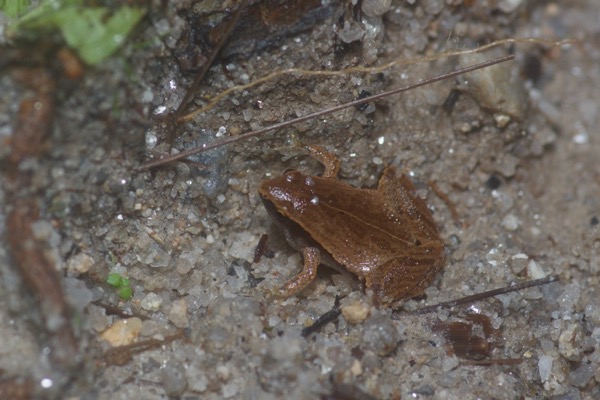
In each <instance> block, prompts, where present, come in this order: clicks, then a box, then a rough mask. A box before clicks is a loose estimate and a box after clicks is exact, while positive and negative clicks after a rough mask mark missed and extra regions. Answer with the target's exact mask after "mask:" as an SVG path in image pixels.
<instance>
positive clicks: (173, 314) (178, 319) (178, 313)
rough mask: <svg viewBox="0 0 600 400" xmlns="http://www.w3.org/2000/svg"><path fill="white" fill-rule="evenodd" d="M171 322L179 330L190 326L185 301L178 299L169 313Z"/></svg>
mask: <svg viewBox="0 0 600 400" xmlns="http://www.w3.org/2000/svg"><path fill="white" fill-rule="evenodd" d="M169 321H171V322H172V323H173V325H175V326H176V327H178V328H185V327H186V326H188V324H189V322H190V321H189V318H188V307H187V301H186V300H185V299H177V300H175V301H174V302H173V305H172V306H171V310H170V311H169Z"/></svg>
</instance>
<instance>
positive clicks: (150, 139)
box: [146, 131, 158, 149]
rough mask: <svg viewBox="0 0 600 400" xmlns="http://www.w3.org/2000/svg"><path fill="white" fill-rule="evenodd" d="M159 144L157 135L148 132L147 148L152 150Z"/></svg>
mask: <svg viewBox="0 0 600 400" xmlns="http://www.w3.org/2000/svg"><path fill="white" fill-rule="evenodd" d="M157 142H158V138H157V137H156V135H155V134H154V132H153V131H149V132H146V147H147V148H149V149H151V148H153V147H154V146H156V143H157Z"/></svg>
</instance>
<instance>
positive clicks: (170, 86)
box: [169, 79, 177, 90]
mask: <svg viewBox="0 0 600 400" xmlns="http://www.w3.org/2000/svg"><path fill="white" fill-rule="evenodd" d="M169 89H171V90H175V89H177V82H175V79H171V80H170V81H169Z"/></svg>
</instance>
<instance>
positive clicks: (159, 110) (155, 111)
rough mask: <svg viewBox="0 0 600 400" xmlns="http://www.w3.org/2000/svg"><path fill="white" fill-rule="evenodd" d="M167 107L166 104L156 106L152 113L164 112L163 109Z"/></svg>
mask: <svg viewBox="0 0 600 400" xmlns="http://www.w3.org/2000/svg"><path fill="white" fill-rule="evenodd" d="M166 109H167V107H166V106H158V107H156V110H154V115H159V114H162V113H164V112H165V110H166Z"/></svg>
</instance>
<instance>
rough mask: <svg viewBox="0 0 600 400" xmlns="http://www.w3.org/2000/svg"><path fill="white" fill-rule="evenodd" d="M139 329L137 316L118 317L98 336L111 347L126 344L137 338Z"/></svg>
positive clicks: (140, 322) (140, 326) (140, 324)
mask: <svg viewBox="0 0 600 400" xmlns="http://www.w3.org/2000/svg"><path fill="white" fill-rule="evenodd" d="M141 330H142V320H141V319H139V318H137V317H133V318H127V319H120V320H118V321H116V322H115V323H114V324H112V326H111V327H110V328H108V329H107V330H105V331H104V332H103V333H102V334H101V335H100V337H101V338H102V339H103V340H105V341H107V342H108V343H109V344H110V345H111V346H113V347H118V346H126V345H128V344H131V343H133V342H134V341H135V339H137V337H138V336H139V335H140V331H141Z"/></svg>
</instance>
